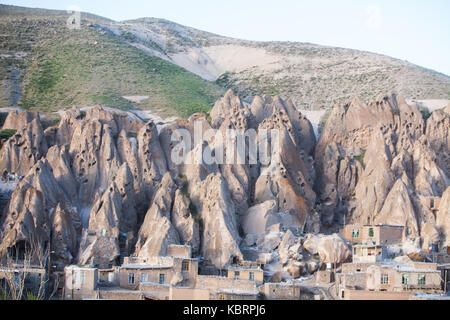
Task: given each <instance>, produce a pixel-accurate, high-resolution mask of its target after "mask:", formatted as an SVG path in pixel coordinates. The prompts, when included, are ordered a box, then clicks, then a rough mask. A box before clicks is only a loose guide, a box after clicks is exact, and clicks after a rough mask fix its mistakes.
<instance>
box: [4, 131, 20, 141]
mask: <svg viewBox="0 0 450 320" xmlns="http://www.w3.org/2000/svg"><path fill="white" fill-rule="evenodd" d="M16 132H17V130H13V129H5V130H0V139H1V140H8V139H9V138H11V137H12V136H14V135H15V134H16Z"/></svg>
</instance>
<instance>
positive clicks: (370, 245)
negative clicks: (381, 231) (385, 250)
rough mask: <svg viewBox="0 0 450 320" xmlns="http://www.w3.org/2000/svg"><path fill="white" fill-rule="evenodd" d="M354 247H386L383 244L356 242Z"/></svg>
mask: <svg viewBox="0 0 450 320" xmlns="http://www.w3.org/2000/svg"><path fill="white" fill-rule="evenodd" d="M352 247H357V248H364V247H379V248H382V247H384V246H383V245H382V244H354V245H352Z"/></svg>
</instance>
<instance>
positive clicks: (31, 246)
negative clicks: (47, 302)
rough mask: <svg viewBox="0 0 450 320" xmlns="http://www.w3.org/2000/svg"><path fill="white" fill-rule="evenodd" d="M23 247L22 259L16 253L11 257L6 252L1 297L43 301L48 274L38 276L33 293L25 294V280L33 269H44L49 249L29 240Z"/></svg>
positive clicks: (47, 260)
mask: <svg viewBox="0 0 450 320" xmlns="http://www.w3.org/2000/svg"><path fill="white" fill-rule="evenodd" d="M27 244H28V246H25V249H24V253H23V258H22V257H21V256H19V252H16V254H15V256H12V255H11V254H10V252H6V259H5V261H6V264H5V265H4V267H5V272H4V274H5V284H6V287H5V288H3V295H4V297H5V298H8V299H10V300H23V299H25V298H27V299H28V300H43V299H45V288H46V284H47V282H48V272H44V274H40V278H39V283H38V284H37V287H36V289H37V290H35V292H30V291H28V292H25V289H26V288H25V284H26V280H27V279H28V278H29V277H30V275H31V274H32V273H34V272H33V269H43V270H45V269H46V266H47V265H48V262H49V257H50V248H49V247H48V246H47V248H43V247H42V246H41V245H40V244H39V242H38V241H36V240H35V239H31V241H30V242H27Z"/></svg>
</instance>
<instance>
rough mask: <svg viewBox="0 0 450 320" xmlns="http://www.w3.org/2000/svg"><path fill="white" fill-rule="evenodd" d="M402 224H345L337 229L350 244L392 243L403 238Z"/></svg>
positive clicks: (396, 242) (398, 241) (399, 241)
mask: <svg viewBox="0 0 450 320" xmlns="http://www.w3.org/2000/svg"><path fill="white" fill-rule="evenodd" d="M403 229H404V227H403V226H392V225H387V224H379V225H359V224H352V225H346V226H345V227H344V228H343V229H341V230H340V231H339V233H340V234H341V235H342V237H343V238H344V239H345V240H346V241H347V242H350V243H352V244H373V245H393V244H399V243H401V242H402V240H403Z"/></svg>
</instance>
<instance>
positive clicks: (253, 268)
mask: <svg viewBox="0 0 450 320" xmlns="http://www.w3.org/2000/svg"><path fill="white" fill-rule="evenodd" d="M227 270H252V271H263V269H261V267H245V266H229V267H228V268H227Z"/></svg>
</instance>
